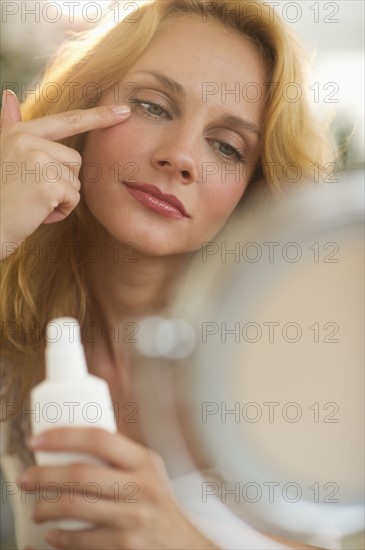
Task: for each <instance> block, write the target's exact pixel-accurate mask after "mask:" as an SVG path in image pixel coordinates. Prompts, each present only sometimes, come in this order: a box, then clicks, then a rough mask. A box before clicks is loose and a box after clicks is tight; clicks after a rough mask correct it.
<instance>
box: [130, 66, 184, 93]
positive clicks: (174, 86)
mask: <svg viewBox="0 0 365 550" xmlns="http://www.w3.org/2000/svg"><path fill="white" fill-rule="evenodd" d="M138 73H139V74H149V75H151V76H153V77H154V78H155V79H156V80H158V81H159V82H161V84H164V86H166V88H169V90H171V91H172V92H177V93H178V94H180V95H182V96H185V95H186V92H185V90H184V88H183V86H181V84H179V83H178V82H176V80H172V78H169V77H168V76H166V75H165V74H163V73H158V72H157V71H138ZM136 74H137V73H136Z"/></svg>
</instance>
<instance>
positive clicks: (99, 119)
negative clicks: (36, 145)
mask: <svg viewBox="0 0 365 550" xmlns="http://www.w3.org/2000/svg"><path fill="white" fill-rule="evenodd" d="M130 112H131V109H130V107H129V106H128V105H106V106H99V107H93V108H92V109H76V110H73V111H65V112H63V113H58V114H57V115H49V116H46V117H42V118H37V119H34V120H28V121H25V122H22V129H23V130H24V131H25V132H28V133H30V134H33V135H36V136H39V137H41V138H44V139H49V140H51V141H57V140H59V139H63V138H67V137H71V136H75V135H76V134H82V133H83V132H88V131H89V130H95V129H97V128H108V127H109V126H114V125H116V124H119V123H120V122H122V121H123V120H126V119H127V118H128V116H129V115H130Z"/></svg>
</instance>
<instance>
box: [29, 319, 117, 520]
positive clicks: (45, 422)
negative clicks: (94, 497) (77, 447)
mask: <svg viewBox="0 0 365 550" xmlns="http://www.w3.org/2000/svg"><path fill="white" fill-rule="evenodd" d="M30 400H31V410H32V411H35V413H34V414H32V415H31V418H32V433H33V435H36V434H39V433H41V432H43V431H46V430H50V429H52V428H55V427H60V426H68V427H70V426H75V427H80V426H82V427H98V428H103V429H105V430H108V431H110V432H113V433H115V432H116V431H117V428H116V424H115V420H114V412H113V405H112V401H111V398H110V393H109V388H108V385H107V383H106V382H105V380H103V379H102V378H99V377H98V376H94V375H92V374H89V373H88V370H87V364H86V358H85V353H84V349H83V346H82V343H81V336H80V326H79V324H78V322H77V320H76V319H73V318H72V317H59V318H58V319H54V320H53V321H51V322H50V323H49V324H48V325H47V346H46V379H45V380H44V381H43V382H41V383H40V384H38V385H37V386H35V387H34V388H33V390H32V391H31V394H30ZM35 459H36V462H37V464H39V465H42V466H43V465H48V466H56V465H65V464H70V463H73V462H78V463H81V462H86V463H88V464H102V462H101V461H100V460H99V459H97V458H95V457H93V456H90V455H86V454H84V453H66V452H44V451H37V452H36V453H35ZM71 481H72V480H70V482H71ZM95 482H97V480H95ZM70 487H71V485H66V487H62V486H60V487H58V486H57V488H55V489H56V490H57V491H58V493H59V494H60V491H66V494H67V495H68V496H70V498H72V493H70ZM85 489H87V488H85ZM57 525H58V527H60V528H61V529H83V528H90V527H92V526H93V525H92V524H90V523H89V522H85V521H79V520H61V521H58V522H57Z"/></svg>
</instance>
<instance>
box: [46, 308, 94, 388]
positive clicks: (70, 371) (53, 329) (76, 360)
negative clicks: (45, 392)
mask: <svg viewBox="0 0 365 550" xmlns="http://www.w3.org/2000/svg"><path fill="white" fill-rule="evenodd" d="M87 373H88V371H87V364H86V358H85V352H84V348H83V346H82V343H81V334H80V325H79V323H78V321H77V320H76V319H74V318H73V317H58V318H57V319H53V320H52V321H51V322H50V323H48V325H47V346H46V376H47V378H48V379H52V380H64V381H66V380H70V379H79V378H83V377H84V376H85V375H86V374H87Z"/></svg>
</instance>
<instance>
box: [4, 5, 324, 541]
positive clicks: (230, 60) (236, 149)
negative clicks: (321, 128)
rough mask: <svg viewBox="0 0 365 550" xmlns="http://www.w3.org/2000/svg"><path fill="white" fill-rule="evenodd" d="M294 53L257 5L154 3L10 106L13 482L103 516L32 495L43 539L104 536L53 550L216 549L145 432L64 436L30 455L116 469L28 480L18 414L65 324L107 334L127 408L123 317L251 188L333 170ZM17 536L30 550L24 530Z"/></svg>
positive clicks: (166, 297) (112, 369)
mask: <svg viewBox="0 0 365 550" xmlns="http://www.w3.org/2000/svg"><path fill="white" fill-rule="evenodd" d="M300 55H301V53H300V49H299V48H298V47H297V46H296V44H295V41H294V39H293V38H292V37H291V36H290V34H289V33H288V30H287V29H286V28H284V27H283V25H282V23H281V22H280V21H279V19H278V18H276V19H275V21H272V17H271V14H270V11H269V7H268V6H265V5H264V4H261V3H254V2H248V1H247V0H241V1H234V2H229V1H228V2H209V3H207V2H202V1H201V0H185V1H178V0H165V1H164V2H161V1H153V2H150V3H147V4H145V5H140V6H139V9H138V12H137V13H136V14H135V18H134V19H133V24H132V23H131V22H129V24H128V23H127V21H123V20H121V21H120V22H119V23H118V24H115V25H113V26H112V28H111V29H107V30H105V31H104V32H103V33H101V32H100V31H99V30H98V29H94V31H91V33H89V34H86V35H82V36H81V37H80V40H79V41H75V40H74V41H73V42H71V44H69V45H68V46H67V47H66V48H65V49H64V50H63V51H61V52H60V54H59V56H58V57H57V58H56V59H55V60H54V61H53V63H52V64H51V65H50V66H49V68H48V70H47V71H46V74H45V76H44V86H47V84H48V86H47V93H42V92H41V93H40V96H39V98H38V99H37V100H36V101H32V102H29V103H28V104H25V105H24V106H23V108H22V114H21V112H20V110H19V107H18V104H17V100H16V98H15V96H13V95H12V94H11V93H10V92H7V93H5V101H4V105H3V111H2V139H3V145H2V148H3V159H4V163H6V164H4V167H5V168H6V170H4V171H3V174H4V179H3V182H2V189H3V191H2V192H3V198H2V202H3V221H2V223H3V226H2V236H3V246H2V252H3V260H4V261H3V277H2V280H3V283H2V284H3V294H2V296H3V301H2V316H3V321H4V336H3V340H4V358H3V361H2V363H3V367H4V381H5V382H7V384H4V387H5V390H4V391H5V399H6V402H7V403H12V404H15V403H16V405H17V406H14V407H13V410H12V411H11V412H12V415H11V414H8V415H7V417H8V418H6V420H8V426H9V428H8V430H7V436H6V439H7V440H6V448H7V457H10V456H12V459H13V461H12V464H13V466H12V467H9V475H8V477H9V478H10V477H11V475H12V473H10V470H11V469H12V468H13V470H15V469H16V468H15V466H14V464H16V465H17V468H18V470H19V471H21V476H20V477H19V478H18V482H19V483H22V487H23V489H24V493H25V494H26V493H27V491H32V490H34V488H35V487H38V488H40V487H42V486H44V484H46V483H47V482H49V481H50V480H52V481H53V482H57V483H60V484H62V483H64V482H70V481H72V482H75V483H78V482H81V481H82V482H83V483H86V482H88V481H92V480H97V481H98V483H99V485H100V486H102V488H103V494H102V498H101V499H100V500H99V501H98V502H87V501H86V500H85V499H83V498H82V495H81V493H80V492H78V491H77V489H76V490H75V494H74V499H73V502H71V500H70V499H69V498H67V495H65V496H62V498H61V499H60V500H59V501H58V502H55V503H52V504H51V503H50V502H49V501H48V502H47V501H46V499H42V498H40V499H36V498H34V506H33V512H32V513H33V521H34V522H35V523H36V524H37V527H40V526H41V524H42V523H43V522H46V521H48V520H54V519H58V518H61V517H65V516H67V517H71V518H78V519H83V520H87V521H91V522H93V523H94V524H95V528H94V529H92V530H86V531H73V532H72V531H70V532H67V531H61V530H57V531H54V530H53V532H52V533H51V534H49V535H48V536H47V537H46V540H47V542H48V544H49V545H51V546H53V547H56V548H73V549H81V548H88V549H91V548H98V549H101V548H128V549H137V548H184V549H189V548H217V546H216V545H215V543H214V541H212V540H211V538H210V537H209V536H206V535H205V534H203V533H202V532H201V531H200V530H199V529H197V527H196V526H195V525H193V523H192V522H191V521H189V520H188V519H187V517H186V516H185V515H184V514H183V513H182V511H181V510H180V509H179V507H178V506H177V504H176V502H175V500H174V498H173V495H172V493H171V488H170V486H169V482H168V480H167V479H166V475H165V472H164V469H163V464H162V462H161V460H160V458H159V457H158V455H156V454H155V453H154V452H152V451H151V450H149V449H147V448H146V447H145V445H144V439H143V435H142V433H141V431H140V430H139V428H138V424H135V423H132V424H128V423H125V422H123V419H122V418H120V419H118V432H119V433H118V434H117V435H113V434H109V433H107V432H104V431H103V430H90V429H88V430H83V429H76V428H73V429H57V430H53V431H50V432H49V433H48V435H47V436H45V437H44V438H43V439H42V440H39V441H34V440H32V442H31V443H30V450H31V451H34V450H35V449H41V448H42V449H57V450H67V451H69V450H75V451H82V452H87V453H89V454H93V455H95V456H96V457H98V458H100V459H102V460H104V461H105V462H106V465H105V466H92V467H91V466H86V465H83V466H77V467H68V468H62V467H59V468H50V467H49V468H46V467H36V466H34V465H33V466H30V467H29V464H31V463H32V457H33V455H32V453H31V452H29V450H27V448H26V445H25V437H26V435H27V433H28V432H27V430H28V426H29V422H24V421H23V422H22V419H21V416H22V415H21V414H19V411H21V405H22V404H24V403H27V402H28V401H27V400H28V396H29V391H30V389H31V388H32V387H33V386H34V385H35V384H36V383H37V382H38V381H40V380H41V379H42V378H43V376H44V360H43V356H44V336H43V335H44V327H45V326H46V324H47V322H49V321H50V320H51V319H53V318H55V317H58V316H62V315H67V316H73V317H76V318H77V319H78V320H79V321H80V324H81V326H82V327H87V326H90V325H91V324H93V326H97V327H99V330H100V333H101V335H102V337H101V338H98V339H97V341H95V342H92V341H91V340H92V339H91V338H89V339H88V338H85V341H84V345H85V351H86V356H87V360H88V367H89V370H90V372H92V373H94V374H97V375H98V376H101V377H103V378H104V379H105V380H107V382H108V384H109V387H110V391H111V395H112V399H113V402H117V403H118V404H119V405H120V407H121V408H122V407H123V405H125V404H126V403H130V402H134V397H133V384H132V373H133V365H131V364H130V358H129V356H128V353H127V350H126V346H125V345H121V341H122V340H123V337H125V336H126V334H125V333H124V334H123V327H124V326H125V321H126V320H128V319H131V318H139V317H141V316H144V315H147V314H151V313H156V312H160V311H161V310H162V309H163V308H164V307H165V306H166V305H167V304H168V303H169V302H171V300H172V299H173V296H174V289H175V287H176V282H177V280H178V278H179V277H180V276H182V275H183V272H184V269H185V267H186V265H187V264H188V261H189V259H190V258H191V257H192V255H193V254H194V252H195V251H197V250H199V249H200V248H201V246H202V243H204V242H207V241H209V240H211V239H212V238H213V237H214V236H215V235H216V234H217V233H218V232H219V231H220V229H221V228H222V227H223V226H224V225H225V223H226V222H227V220H228V219H229V217H230V216H231V214H232V212H233V211H234V210H235V209H236V208H238V207H239V206H238V205H239V204H240V202H241V199H242V197H246V196H247V193H248V189H250V190H251V189H252V188H254V187H256V186H259V187H260V186H262V185H264V186H266V187H268V188H269V189H271V190H272V191H273V192H279V191H280V184H281V180H282V174H283V169H284V168H285V173H286V174H287V177H288V174H291V170H292V171H293V174H294V176H293V177H292V180H293V181H295V174H296V173H298V168H299V169H300V172H301V174H302V176H303V177H310V176H311V174H312V171H311V167H312V166H313V164H314V163H315V162H317V163H319V166H323V165H324V163H325V162H327V161H328V160H329V159H328V157H326V156H325V155H326V144H325V143H324V142H323V139H322V138H320V137H319V136H318V135H317V133H316V129H315V128H316V126H315V123H314V122H313V121H312V120H311V117H310V114H309V110H308V107H307V105H306V103H305V101H304V100H303V99H301V100H298V99H297V98H295V97H293V96H292V95H291V94H290V87H291V85H292V83H295V85H296V86H300V87H301V88H302V89H303V76H302V70H301V64H300ZM49 83H52V84H53V90H55V93H56V92H57V97H56V96H55V97H52V96H51V95H50V94H51V93H52V87H50V86H49ZM70 83H73V84H74V85H73V86H70ZM90 83H93V89H94V90H95V95H94V96H92V97H90V93H89V91H90V89H91V88H90ZM86 88H87V90H88V93H84V92H85V90H86ZM43 90H45V87H44V88H43ZM59 90H61V92H62V93H61V94H59ZM233 91H234V92H233ZM81 163H82V166H81ZM31 167H33V170H35V172H34V173H33V176H32V175H30V174H29V171H28V172H26V170H29V169H30V168H31ZM289 177H290V176H289ZM32 178H33V179H32ZM28 184H29V185H28ZM15 219H17V220H19V221H17V222H14V220H15ZM55 222H58V223H55ZM91 248H92V249H93V250H91ZM90 250H91V252H90ZM95 251H96V254H95ZM55 254H56V256H55ZM116 327H117V329H118V333H119V335H120V337H119V338H117V339H115V338H113V334H115V328H116ZM119 330H120V331H121V332H119ZM10 416H12V418H9V417H10ZM8 463H9V462H8ZM25 467H26V469H25V470H24V468H25ZM131 479H133V481H135V482H136V483H137V484H138V486H139V499H138V500H139V502H138V505H136V506H128V505H126V504H125V503H124V502H123V499H118V501H117V502H115V501H114V500H113V493H112V492H111V490H110V486H111V485H112V484H113V483H115V482H118V483H119V486H120V487H123V486H124V485H125V483H126V482H127V481H130V480H131ZM37 484H39V485H37ZM79 486H81V484H79ZM108 488H109V489H108ZM37 500H39V501H37ZM28 502H29V501H28ZM26 529H29V525H28V526H24V528H23V533H26ZM33 529H36V527H34V525H33ZM39 532H41V531H39ZM29 533H31V535H32V536H33V535H34V533H35V531H34V530H30V531H28V534H29ZM257 536H258V537H259V535H257ZM18 538H19V542H20V544H21V545H23V546H24V545H28V546H29V544H30V542H29V540H27V539H26V536H25V535H24V534H23V535H22V528H21V527H18ZM33 540H35V541H37V542H36V543H33V544H38V547H40V546H39V545H40V544H43V545H44V543H42V542H41V538H38V539H37V538H34V539H33ZM262 541H263V542H261V544H263V546H258V547H262V548H268V547H269V544H270V541H269V539H266V538H265V539H262ZM237 542H239V543H240V544H241V546H239V547H240V548H243V547H246V546H244V545H245V544H246V542H247V541H246V542H245V539H244V538H242V540H241V541H237ZM265 544H266V545H267V546H265ZM271 544H272V547H273V548H286V547H294V548H299V547H302V546H300V545H299V544H297V543H289V542H285V541H282V542H281V543H280V545H278V546H276V545H275V543H274V542H271ZM47 547H48V546H42V548H47ZM250 547H251V546H250Z"/></svg>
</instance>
